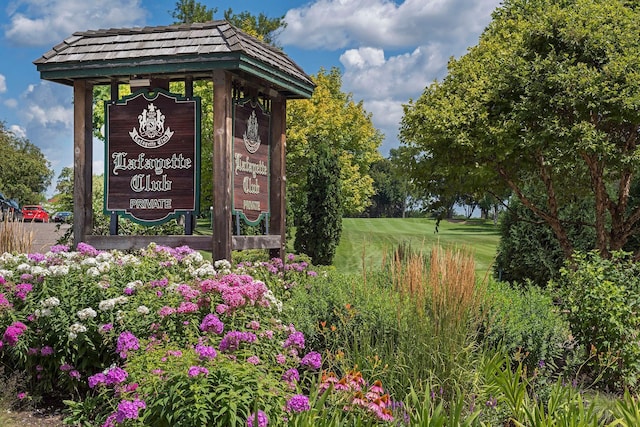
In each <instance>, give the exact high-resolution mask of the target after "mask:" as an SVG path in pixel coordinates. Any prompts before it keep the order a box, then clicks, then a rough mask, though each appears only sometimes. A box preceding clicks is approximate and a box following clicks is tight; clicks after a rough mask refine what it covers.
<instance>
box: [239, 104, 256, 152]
mask: <svg viewBox="0 0 640 427" xmlns="http://www.w3.org/2000/svg"><path fill="white" fill-rule="evenodd" d="M242 139H244V146H245V147H246V149H247V151H248V152H249V153H251V154H253V153H255V152H256V151H258V148H260V135H259V134H258V118H257V117H256V111H255V110H253V111H252V112H251V117H249V120H248V122H247V130H246V131H245V132H244V135H242Z"/></svg>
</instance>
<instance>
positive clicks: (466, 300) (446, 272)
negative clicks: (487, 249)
mask: <svg viewBox="0 0 640 427" xmlns="http://www.w3.org/2000/svg"><path fill="white" fill-rule="evenodd" d="M429 291H430V301H431V314H432V316H433V321H434V326H435V328H436V330H435V332H436V333H437V334H440V333H447V332H452V331H457V330H460V328H465V327H466V326H467V321H468V319H469V316H470V315H471V314H472V313H474V312H476V309H477V307H478V305H479V303H480V298H478V296H479V295H478V292H477V291H478V288H477V287H476V275H475V261H474V259H473V255H472V254H471V253H470V251H469V250H464V249H463V250H459V249H458V250H454V249H447V250H444V249H443V248H442V247H440V246H438V245H435V246H434V247H433V248H432V249H431V259H430V269H429Z"/></svg>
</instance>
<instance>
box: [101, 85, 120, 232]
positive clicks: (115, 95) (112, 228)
mask: <svg viewBox="0 0 640 427" xmlns="http://www.w3.org/2000/svg"><path fill="white" fill-rule="evenodd" d="M119 98H120V85H119V84H118V81H117V80H115V79H111V103H112V104H115V103H116V102H117V101H118V99H119ZM105 119H106V117H105ZM105 143H106V142H105ZM110 160H111V159H104V161H105V162H107V163H108V162H109V161H110ZM104 179H107V177H106V176H105V177H104ZM109 234H110V235H112V236H116V235H117V234H118V214H117V213H115V212H111V213H110V220H109Z"/></svg>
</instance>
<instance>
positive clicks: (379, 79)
mask: <svg viewBox="0 0 640 427" xmlns="http://www.w3.org/2000/svg"><path fill="white" fill-rule="evenodd" d="M447 61H448V57H447V56H446V55H445V53H444V52H443V46H441V45H437V44H431V45H427V46H420V47H417V48H415V49H414V50H413V51H412V52H408V53H401V54H398V55H395V56H391V57H389V58H388V59H385V54H384V51H383V50H382V49H373V48H359V49H350V50H347V51H346V52H344V53H343V54H342V55H341V56H340V62H341V63H342V65H343V66H344V73H343V79H342V83H343V90H344V91H345V92H351V93H353V97H354V99H356V100H359V99H362V100H364V107H365V109H366V110H367V111H368V112H369V113H371V114H372V120H373V123H374V125H375V126H376V127H377V128H378V129H380V130H381V131H382V132H383V133H384V134H385V142H384V144H383V146H382V149H381V151H382V153H383V155H386V152H387V151H388V149H389V148H393V146H395V145H397V142H396V138H397V135H398V127H399V124H400V120H401V119H402V115H403V110H402V104H404V103H406V102H407V101H408V100H409V99H410V98H417V97H418V96H419V95H420V94H421V93H422V91H423V90H424V88H425V87H426V86H428V85H429V84H430V83H431V82H432V81H433V80H434V79H435V78H438V77H442V76H444V74H445V72H446V67H447Z"/></svg>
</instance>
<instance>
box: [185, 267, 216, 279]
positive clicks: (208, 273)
mask: <svg viewBox="0 0 640 427" xmlns="http://www.w3.org/2000/svg"><path fill="white" fill-rule="evenodd" d="M190 273H191V276H192V277H195V278H197V279H203V278H205V277H214V276H215V275H216V270H215V269H214V268H213V265H211V264H204V265H202V266H200V267H199V268H196V269H193V270H190Z"/></svg>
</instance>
